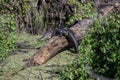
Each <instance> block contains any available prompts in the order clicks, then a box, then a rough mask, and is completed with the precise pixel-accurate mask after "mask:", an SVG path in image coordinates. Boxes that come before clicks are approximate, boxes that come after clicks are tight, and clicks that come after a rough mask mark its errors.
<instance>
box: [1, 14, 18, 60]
mask: <svg viewBox="0 0 120 80" xmlns="http://www.w3.org/2000/svg"><path fill="white" fill-rule="evenodd" d="M0 21H1V22H0V61H1V60H3V59H4V58H5V57H6V56H7V55H8V53H9V52H10V51H11V50H13V49H14V42H15V41H16V37H15V31H16V25H15V22H14V18H13V15H8V16H7V15H1V16H0Z"/></svg>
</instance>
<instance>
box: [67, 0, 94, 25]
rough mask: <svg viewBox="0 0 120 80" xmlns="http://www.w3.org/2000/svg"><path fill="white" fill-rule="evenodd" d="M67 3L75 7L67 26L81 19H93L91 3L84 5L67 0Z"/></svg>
mask: <svg viewBox="0 0 120 80" xmlns="http://www.w3.org/2000/svg"><path fill="white" fill-rule="evenodd" d="M68 3H69V4H74V5H76V8H74V12H75V14H74V16H72V17H70V19H69V21H68V22H67V25H70V24H72V23H73V22H74V21H75V20H81V19H83V18H93V16H94V15H95V14H96V12H95V8H94V6H93V2H92V1H89V2H88V3H86V4H84V3H82V2H79V1H75V0H68Z"/></svg>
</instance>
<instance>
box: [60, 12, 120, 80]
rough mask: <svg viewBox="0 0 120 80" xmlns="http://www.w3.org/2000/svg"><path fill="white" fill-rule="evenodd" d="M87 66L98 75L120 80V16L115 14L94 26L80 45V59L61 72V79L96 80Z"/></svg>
mask: <svg viewBox="0 0 120 80" xmlns="http://www.w3.org/2000/svg"><path fill="white" fill-rule="evenodd" d="M103 21H104V22H103ZM86 64H89V65H90V66H91V67H92V69H94V71H95V72H96V73H98V74H101V75H103V76H106V77H110V78H117V79H120V15H118V14H115V13H114V14H112V15H111V16H109V17H107V18H104V19H102V20H98V21H96V22H95V23H94V24H93V25H92V29H91V31H90V33H89V34H88V35H87V36H86V37H85V38H84V40H82V42H81V44H80V57H79V58H77V59H75V60H74V62H73V64H71V65H69V66H67V67H66V68H65V69H64V70H63V71H61V72H60V76H61V77H60V79H61V80H94V79H92V78H91V76H90V75H88V71H87V68H86Z"/></svg>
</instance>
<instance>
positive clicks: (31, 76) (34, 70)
mask: <svg viewBox="0 0 120 80" xmlns="http://www.w3.org/2000/svg"><path fill="white" fill-rule="evenodd" d="M39 38H40V36H39V35H30V34H27V33H25V32H24V33H21V34H18V38H17V42H18V43H22V42H25V45H31V46H34V47H40V46H43V45H44V44H45V42H46V41H44V42H38V39H39ZM36 51H37V50H36V49H20V50H17V51H15V52H14V53H13V54H14V55H10V56H8V57H7V59H6V60H5V61H4V62H3V63H2V64H0V65H1V66H0V68H1V70H2V71H3V74H2V75H0V78H2V79H3V80H40V78H41V76H42V78H43V80H51V79H53V80H57V79H58V77H59V75H57V74H55V71H57V70H60V69H62V68H63V67H64V66H66V65H68V64H71V63H72V61H73V59H75V58H76V56H73V55H71V54H72V53H70V52H69V51H67V50H66V51H64V52H62V53H60V54H58V55H57V56H55V57H54V58H52V59H51V60H49V61H48V62H47V63H45V64H44V65H41V66H35V67H31V68H28V69H26V70H23V71H20V72H19V70H20V69H21V67H22V66H23V65H24V64H25V62H23V60H24V59H27V58H30V57H31V56H32V55H33V54H34V53H36ZM15 72H18V74H15Z"/></svg>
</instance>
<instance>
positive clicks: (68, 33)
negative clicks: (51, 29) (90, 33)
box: [55, 27, 78, 52]
mask: <svg viewBox="0 0 120 80" xmlns="http://www.w3.org/2000/svg"><path fill="white" fill-rule="evenodd" d="M55 34H56V35H60V36H65V37H66V39H67V40H68V41H69V43H73V46H74V49H75V52H78V42H77V40H76V39H75V36H74V33H73V31H72V30H70V29H67V30H66V29H64V27H60V28H58V29H56V33H55Z"/></svg>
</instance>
